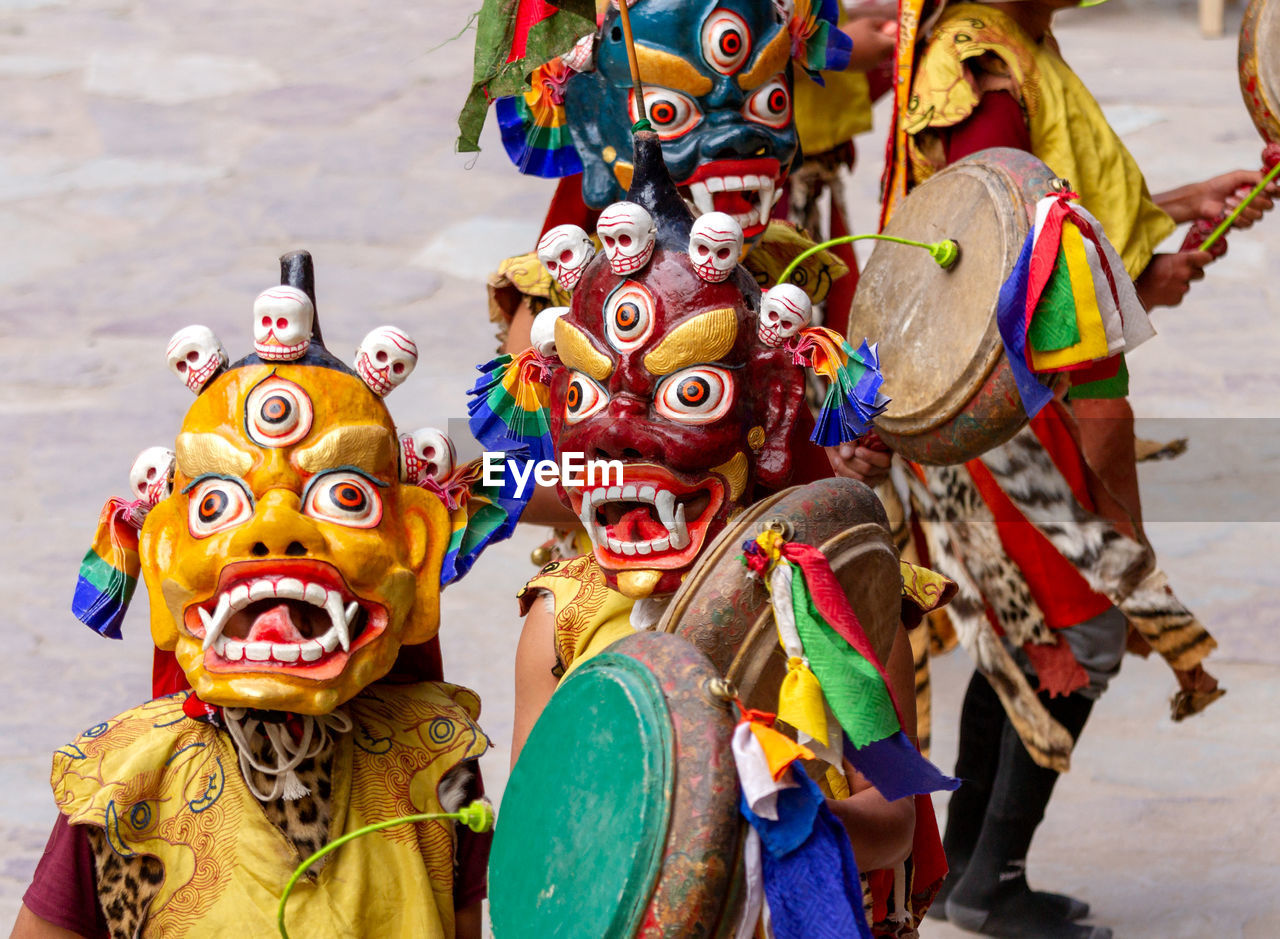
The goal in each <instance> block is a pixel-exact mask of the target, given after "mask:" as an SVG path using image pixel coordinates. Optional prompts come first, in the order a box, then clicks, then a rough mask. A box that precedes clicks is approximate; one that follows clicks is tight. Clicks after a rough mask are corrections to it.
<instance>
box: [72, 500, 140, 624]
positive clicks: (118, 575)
mask: <svg viewBox="0 0 1280 939" xmlns="http://www.w3.org/2000/svg"><path fill="white" fill-rule="evenodd" d="M134 512H135V505H134V504H133V503H129V502H125V501H124V500H123V499H114V498H113V499H109V500H107V504H106V505H105V506H103V508H102V514H101V515H99V516H98V530H97V531H96V532H95V533H94V537H93V546H92V547H91V548H89V550H88V551H87V552H85V556H84V559H83V560H82V561H81V562H80V576H79V578H77V580H76V589H75V594H74V595H73V596H72V598H71V612H72V613H74V614H75V617H76V619H78V620H80V622H82V623H84V624H85V625H86V626H88V627H89V628H90V629H92V630H93V631H94V632H96V633H98V634H99V635H102V636H106V637H107V638H108V639H121V638H123V636H122V635H121V632H120V626H121V624H122V623H123V622H124V614H125V611H126V610H127V609H128V608H129V601H130V599H132V597H133V591H134V588H136V587H137V585H138V573H139V571H140V570H141V565H140V563H139V561H138V530H137V528H136V527H134V523H133V521H132V518H133V516H134Z"/></svg>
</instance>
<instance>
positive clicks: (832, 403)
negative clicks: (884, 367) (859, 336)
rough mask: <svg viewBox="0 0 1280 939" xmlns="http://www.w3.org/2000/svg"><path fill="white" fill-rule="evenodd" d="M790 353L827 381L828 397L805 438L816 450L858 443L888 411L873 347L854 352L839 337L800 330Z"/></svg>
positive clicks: (826, 331) (816, 328) (864, 344)
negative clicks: (873, 422) (811, 431)
mask: <svg viewBox="0 0 1280 939" xmlns="http://www.w3.org/2000/svg"><path fill="white" fill-rule="evenodd" d="M790 348H791V351H792V360H793V361H794V362H795V364H796V365H803V366H805V367H807V368H810V369H812V370H813V371H814V372H815V373H816V374H818V375H820V376H822V377H823V378H825V379H826V380H827V396H826V398H824V399H823V401H822V408H821V409H820V410H819V412H818V417H817V420H816V421H815V424H814V428H813V434H812V435H810V437H809V439H810V440H812V441H813V442H814V443H816V444H818V445H819V446H823V447H833V446H836V445H838V444H841V443H847V442H849V441H851V440H857V439H858V438H859V437H861V436H862V435H863V434H865V433H866V432H867V431H869V430H870V429H871V422H872V421H873V420H875V418H876V417H878V416H879V415H880V414H881V413H882V412H883V411H884V409H885V408H887V407H888V406H889V398H888V397H887V396H886V395H885V394H884V393H883V392H881V390H880V389H881V387H882V386H883V385H884V373H883V372H881V371H880V354H879V350H878V348H877V345H876V344H874V343H868V342H867V341H866V340H865V339H864V340H863V341H862V345H861V346H859V347H858V348H857V349H856V350H855V349H854V348H853V347H852V346H851V345H849V344H848V343H847V342H845V340H844V338H843V337H842V336H841V335H840V334H839V333H837V332H834V331H833V330H830V329H826V328H825V327H822V326H810V327H807V328H805V329H802V330H800V334H799V335H798V336H796V338H795V339H794V340H793V343H792V345H791V346H790Z"/></svg>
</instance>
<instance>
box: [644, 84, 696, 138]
mask: <svg viewBox="0 0 1280 939" xmlns="http://www.w3.org/2000/svg"><path fill="white" fill-rule="evenodd" d="M628 102H629V107H630V109H631V120H632V121H633V122H634V121H637V120H639V118H640V115H639V113H638V112H637V111H636V103H635V93H634V92H632V93H631V95H630V96H629V98H628ZM644 109H645V112H646V113H647V114H648V115H649V123H650V124H652V125H653V129H654V132H655V133H657V135H658V137H659V138H661V139H662V140H674V139H675V138H677V137H683V136H684V135H685V134H687V133H689V131H691V130H693V129H694V128H695V127H697V126H698V122H699V121H700V120H702V112H701V111H700V110H699V109H698V105H697V103H696V102H694V100H693V99H692V98H690V97H688V96H686V95H682V94H680V92H678V91H671V90H670V89H669V88H646V89H645V91H644Z"/></svg>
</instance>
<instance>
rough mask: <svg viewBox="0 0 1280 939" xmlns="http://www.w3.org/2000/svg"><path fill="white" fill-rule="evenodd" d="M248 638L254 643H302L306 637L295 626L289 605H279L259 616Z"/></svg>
mask: <svg viewBox="0 0 1280 939" xmlns="http://www.w3.org/2000/svg"><path fill="white" fill-rule="evenodd" d="M248 638H249V639H251V640H253V641H254V642H302V641H303V640H304V639H305V638H306V637H305V636H303V635H302V633H300V632H298V627H296V626H294V625H293V615H292V614H291V613H290V612H289V604H287V603H277V604H276V605H275V606H273V607H271V608H270V609H269V610H267V611H266V612H265V613H259V614H258V618H257V619H255V620H254V621H253V625H252V626H250V627H249V636H248Z"/></svg>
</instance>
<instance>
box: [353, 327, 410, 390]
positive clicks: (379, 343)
mask: <svg viewBox="0 0 1280 939" xmlns="http://www.w3.org/2000/svg"><path fill="white" fill-rule="evenodd" d="M417 364H418V345H417V343H415V342H414V341H413V340H412V339H410V338H409V337H408V336H407V335H406V334H405V333H404V331H403V330H399V329H396V328H395V327H394V326H379V327H378V328H377V329H375V330H372V331H371V332H370V333H369V335H367V336H365V337H364V339H362V340H361V341H360V347H359V348H358V349H356V371H357V372H359V373H360V377H361V378H363V379H364V383H365V384H366V385H368V386H369V388H370V390H371V391H373V393H374V394H376V395H379V396H381V395H386V394H387V393H388V392H389V391H391V389H393V388H396V387H398V386H399V385H400V383H401V382H403V381H404V380H405V379H406V378H408V377H409V373H410V372H412V371H413V369H414V366H416V365H417Z"/></svg>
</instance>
